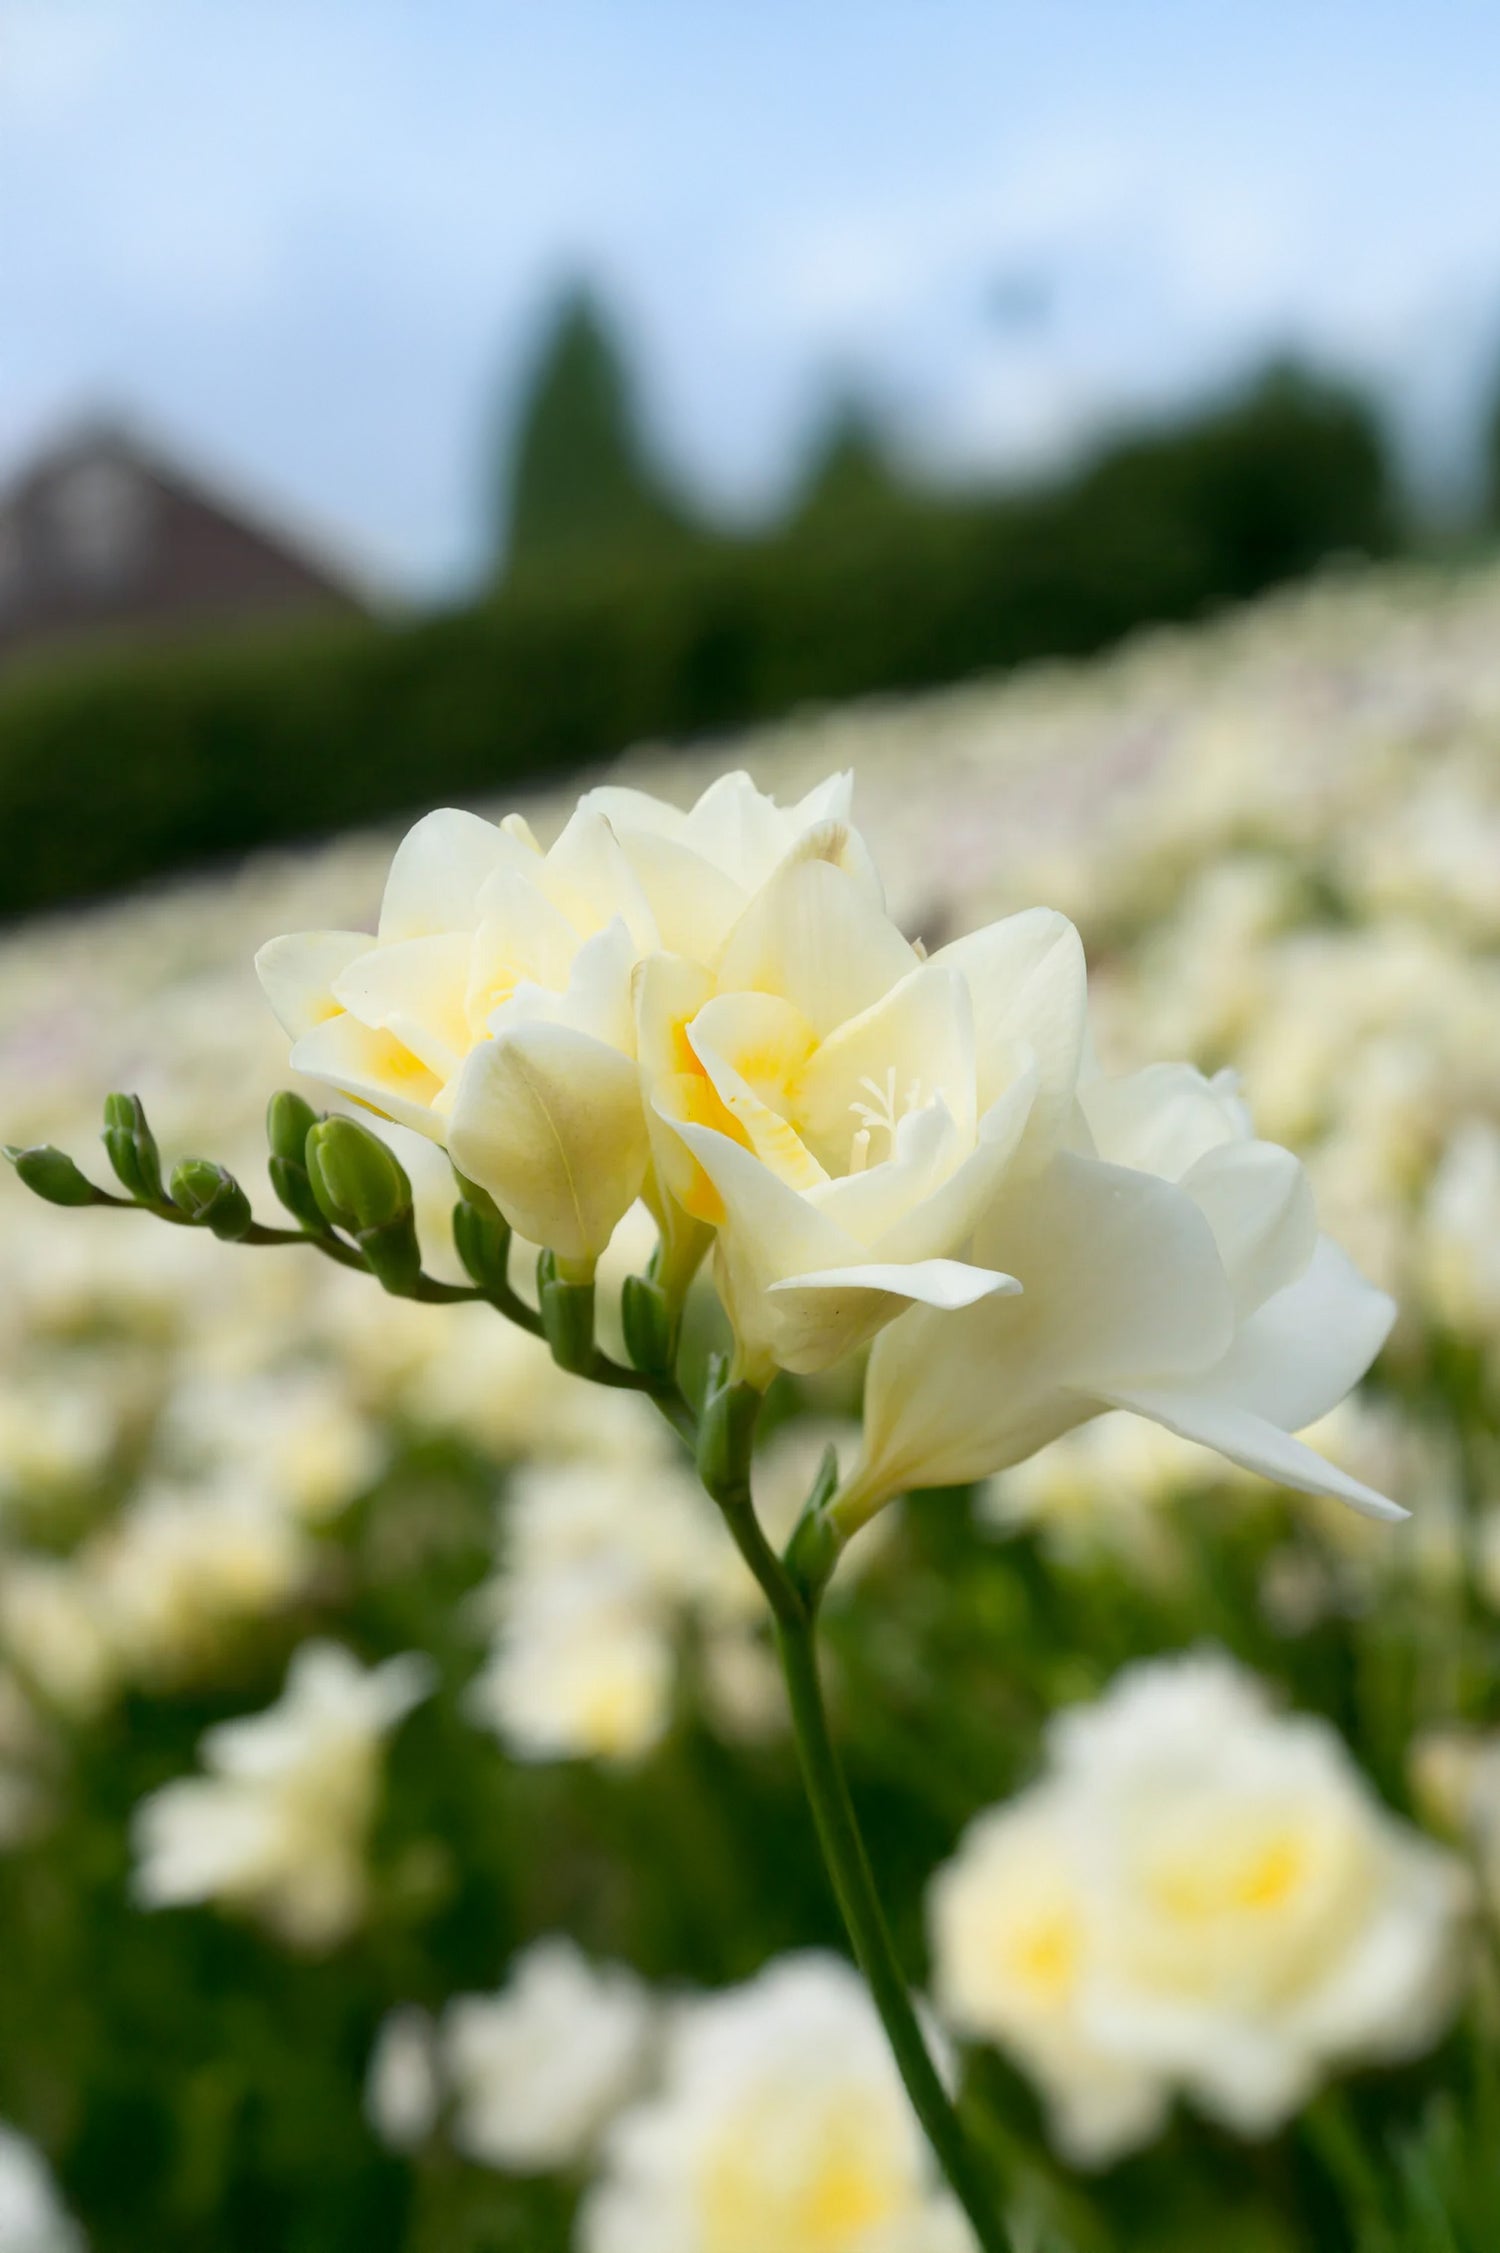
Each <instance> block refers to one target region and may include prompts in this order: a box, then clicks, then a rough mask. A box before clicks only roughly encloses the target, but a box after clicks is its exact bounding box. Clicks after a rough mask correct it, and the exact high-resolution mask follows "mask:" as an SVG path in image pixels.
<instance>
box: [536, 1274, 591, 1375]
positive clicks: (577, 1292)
mask: <svg viewBox="0 0 1500 2253" xmlns="http://www.w3.org/2000/svg"><path fill="white" fill-rule="evenodd" d="M536 1286H537V1300H538V1303H539V1305H540V1307H541V1314H542V1332H543V1335H544V1336H545V1338H546V1340H547V1343H548V1345H549V1346H550V1347H551V1348H552V1358H553V1360H554V1361H555V1362H556V1363H557V1366H558V1367H559V1369H568V1370H571V1371H572V1373H573V1374H574V1376H580V1377H581V1376H586V1375H587V1374H588V1370H589V1367H590V1365H591V1364H592V1362H593V1358H594V1285H593V1280H592V1278H590V1279H589V1280H588V1281H587V1282H578V1281H575V1280H574V1279H573V1278H572V1277H570V1276H566V1275H560V1274H559V1273H558V1266H557V1255H556V1253H555V1252H543V1253H542V1255H541V1257H540V1259H539V1260H538V1261H537V1263H536Z"/></svg>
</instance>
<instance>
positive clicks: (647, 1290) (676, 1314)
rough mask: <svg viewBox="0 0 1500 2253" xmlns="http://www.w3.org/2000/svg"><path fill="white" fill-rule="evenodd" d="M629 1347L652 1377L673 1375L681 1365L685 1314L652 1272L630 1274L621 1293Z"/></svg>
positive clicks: (628, 1349) (636, 1359)
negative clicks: (679, 1341) (679, 1353)
mask: <svg viewBox="0 0 1500 2253" xmlns="http://www.w3.org/2000/svg"><path fill="white" fill-rule="evenodd" d="M620 1325H621V1328H622V1329H623V1330H624V1332H625V1351H626V1352H627V1353H628V1354H629V1356H630V1358H631V1360H632V1361H633V1362H634V1364H635V1366H636V1368H637V1369H641V1370H644V1371H645V1373H646V1375H647V1376H650V1377H669V1376H670V1375H671V1374H672V1371H673V1370H674V1369H675V1368H676V1366H677V1339H678V1333H679V1330H680V1328H681V1315H680V1311H679V1309H678V1308H676V1307H674V1306H673V1304H672V1302H671V1300H670V1299H669V1298H668V1297H667V1294H666V1292H665V1291H664V1290H663V1289H662V1287H661V1285H660V1284H659V1283H657V1282H654V1281H653V1280H652V1278H651V1277H650V1276H649V1275H627V1276H626V1278H625V1286H624V1289H623V1290H622V1291H621V1293H620Z"/></svg>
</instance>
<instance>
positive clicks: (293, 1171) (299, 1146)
mask: <svg viewBox="0 0 1500 2253" xmlns="http://www.w3.org/2000/svg"><path fill="white" fill-rule="evenodd" d="M317 1123H318V1114H317V1112H316V1111H315V1110H314V1109H313V1107H312V1105H311V1104H310V1103H304V1102H303V1100H302V1098H301V1096H300V1095H294V1094H293V1093H292V1091H291V1089H290V1088H282V1090H281V1091H280V1093H279V1094H277V1095H273V1096H272V1098H271V1101H270V1103H269V1105H268V1106H267V1110H266V1140H267V1142H268V1143H269V1144H270V1148H271V1155H270V1157H269V1159H268V1160H267V1162H266V1171H267V1173H268V1174H269V1175H270V1177H271V1187H272V1188H273V1189H274V1190H275V1192H276V1194H277V1196H278V1198H279V1199H280V1200H281V1202H282V1204H283V1205H285V1207H286V1209H287V1211H288V1212H289V1213H290V1214H291V1216H292V1218H293V1220H295V1221H299V1222H300V1223H301V1225H302V1226H303V1227H304V1228H312V1229H316V1230H317V1231H318V1232H319V1233H320V1234H321V1233H322V1231H323V1230H324V1229H326V1228H327V1226H328V1223H327V1221H326V1220H325V1219H324V1218H323V1214H322V1210H321V1208H320V1207H319V1204H318V1200H317V1198H316V1197H315V1196H314V1195H313V1188H312V1183H311V1181H310V1180H309V1179H308V1174H307V1138H308V1136H309V1135H310V1134H311V1132H312V1130H313V1128H314V1127H315V1126H316V1125H317Z"/></svg>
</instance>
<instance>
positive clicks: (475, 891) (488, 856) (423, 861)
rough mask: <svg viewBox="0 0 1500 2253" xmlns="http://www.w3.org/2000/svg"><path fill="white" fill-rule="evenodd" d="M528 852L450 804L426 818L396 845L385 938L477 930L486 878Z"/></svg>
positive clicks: (384, 909) (383, 915)
mask: <svg viewBox="0 0 1500 2253" xmlns="http://www.w3.org/2000/svg"><path fill="white" fill-rule="evenodd" d="M523 849H524V848H522V847H520V846H518V845H517V844H516V843H515V842H514V841H513V840H511V839H509V838H507V837H506V836H504V835H503V833H502V832H501V831H500V830H498V829H497V828H496V827H495V825H494V823H493V822H489V821H481V820H480V818H479V816H478V814H468V813H461V812H459V811H458V809H457V808H455V807H453V806H445V807H441V808H440V809H439V810H438V812H436V813H431V814H426V815H424V816H423V818H422V820H421V821H419V822H418V823H417V824H416V826H415V828H413V829H409V830H408V831H407V833H406V835H405V836H404V837H403V838H402V840H401V842H400V844H399V845H398V846H397V847H396V857H395V859H394V860H393V861H392V862H391V872H390V874H389V876H388V877H387V878H386V880H385V898H384V899H383V900H382V902H381V907H380V936H381V938H382V939H383V940H396V939H425V938H429V937H430V936H431V935H432V934H433V933H434V932H437V931H472V930H473V929H474V926H475V925H476V924H477V922H478V921H479V893H480V889H481V887H482V885H483V884H484V881H485V879H486V877H488V876H489V875H491V874H492V873H493V871H494V870H495V869H497V868H498V867H500V866H501V865H502V863H503V862H504V861H505V860H506V859H507V858H508V857H509V856H510V855H511V854H514V853H516V852H518V851H521V850H523Z"/></svg>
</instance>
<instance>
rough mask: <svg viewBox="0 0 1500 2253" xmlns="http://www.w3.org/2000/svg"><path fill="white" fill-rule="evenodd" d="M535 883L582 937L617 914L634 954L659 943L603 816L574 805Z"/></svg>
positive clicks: (652, 921) (626, 862) (627, 864)
mask: <svg viewBox="0 0 1500 2253" xmlns="http://www.w3.org/2000/svg"><path fill="white" fill-rule="evenodd" d="M538 881H539V882H540V883H541V884H542V885H543V886H544V887H545V889H546V891H547V893H548V895H549V897H550V898H551V899H552V900H553V901H554V902H555V903H556V905H557V906H558V907H560V908H561V909H562V911H563V913H564V914H565V915H566V916H567V918H568V920H569V922H570V923H571V924H572V925H573V927H574V929H575V930H576V931H577V932H578V933H579V936H580V937H582V938H588V937H589V936H591V935H592V933H594V932H595V931H602V930H603V929H604V927H605V925H606V924H607V923H610V922H612V921H613V920H614V919H615V917H616V916H618V917H619V918H620V920H621V922H623V923H624V925H625V927H626V929H627V930H628V931H629V933H630V936H631V938H632V939H633V940H634V942H635V945H636V949H637V952H639V953H641V954H649V953H650V952H651V951H652V950H653V949H654V948H655V947H657V946H658V945H659V944H660V940H659V938H658V934H657V929H656V922H655V919H654V917H653V916H652V913H651V910H650V907H649V906H648V905H647V902H646V895H645V893H644V892H643V891H642V889H641V887H640V884H639V883H638V881H637V879H636V876H635V872H634V870H633V869H632V868H631V865H630V862H629V860H628V859H627V857H626V855H625V853H624V851H623V850H622V848H621V845H620V840H619V838H618V837H616V835H615V833H614V831H613V830H612V829H611V828H610V825H609V823H608V822H607V821H606V820H605V818H604V816H603V814H601V813H599V812H598V811H597V810H596V809H594V808H590V807H587V806H579V807H577V808H575V810H574V812H573V814H572V816H571V818H570V819H569V821H568V823H567V826H566V827H565V828H564V830H563V833H562V835H561V836H560V837H559V838H558V840H557V843H556V844H555V845H554V846H553V848H552V850H551V852H550V853H548V855H547V857H546V861H545V863H544V864H543V867H542V869H541V871H540V872H539V874H538Z"/></svg>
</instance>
